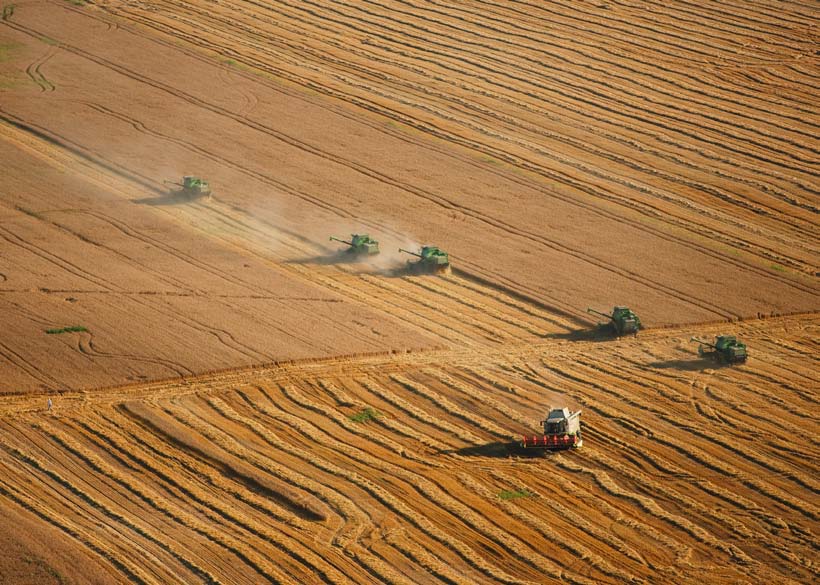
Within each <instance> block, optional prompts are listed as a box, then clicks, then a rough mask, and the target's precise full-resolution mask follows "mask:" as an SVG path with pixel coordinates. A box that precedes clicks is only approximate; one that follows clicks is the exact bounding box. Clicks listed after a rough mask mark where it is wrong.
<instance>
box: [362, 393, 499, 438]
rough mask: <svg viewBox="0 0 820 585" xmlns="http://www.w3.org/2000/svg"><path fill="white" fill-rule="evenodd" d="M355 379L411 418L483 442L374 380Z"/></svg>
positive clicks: (459, 436)
mask: <svg viewBox="0 0 820 585" xmlns="http://www.w3.org/2000/svg"><path fill="white" fill-rule="evenodd" d="M357 381H358V383H359V384H361V385H362V386H363V387H365V388H366V389H367V390H369V391H370V392H372V393H373V394H375V395H376V396H379V397H381V398H383V399H384V400H386V401H387V402H389V403H390V404H392V405H394V406H396V407H398V408H400V409H401V410H403V411H404V412H406V413H408V414H409V415H410V416H412V417H413V418H415V419H417V420H419V421H421V422H423V423H426V424H428V425H430V426H432V427H435V428H437V429H439V430H442V431H444V432H445V433H447V434H448V435H454V436H456V437H458V438H459V439H461V440H462V441H465V442H467V443H471V444H474V445H475V444H479V443H482V442H483V441H482V440H481V439H480V438H478V437H477V436H475V435H474V434H473V433H471V432H469V431H467V430H464V429H462V428H461V427H457V426H455V425H452V424H450V423H448V422H447V421H444V420H439V419H436V418H435V417H432V416H430V415H429V414H427V412H425V411H424V410H422V409H420V408H417V407H415V406H413V405H412V404H410V403H409V402H407V401H406V400H404V399H403V398H400V397H399V396H397V395H396V394H394V393H393V392H391V391H390V390H387V389H386V388H384V387H383V386H381V385H380V384H377V383H375V382H373V381H371V380H369V379H366V378H365V379H360V380H357Z"/></svg>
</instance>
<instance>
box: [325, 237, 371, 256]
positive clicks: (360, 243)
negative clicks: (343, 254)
mask: <svg viewBox="0 0 820 585" xmlns="http://www.w3.org/2000/svg"><path fill="white" fill-rule="evenodd" d="M330 241H331V242H341V243H342V244H347V245H348V246H350V247H349V248H348V249H347V253H348V254H353V255H354V256H372V255H374V254H378V253H379V243H378V242H377V241H376V240H374V239H373V238H371V237H370V236H368V235H367V234H351V235H350V241H349V242H348V241H347V240H342V239H340V238H336V237H334V236H330Z"/></svg>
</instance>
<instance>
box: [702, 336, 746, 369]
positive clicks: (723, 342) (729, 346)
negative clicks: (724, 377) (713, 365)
mask: <svg viewBox="0 0 820 585" xmlns="http://www.w3.org/2000/svg"><path fill="white" fill-rule="evenodd" d="M692 341H696V342H698V343H699V344H700V345H699V346H698V355H699V356H701V357H706V358H711V359H713V360H715V361H716V362H718V363H723V364H742V363H744V362H745V361H746V359H747V358H748V357H749V354H748V352H747V351H746V344H745V343H741V342H740V341H738V340H737V337H735V336H734V335H718V336H717V337H716V338H715V342H714V343H710V342H708V341H706V340H703V339H698V338H697V337H693V338H692Z"/></svg>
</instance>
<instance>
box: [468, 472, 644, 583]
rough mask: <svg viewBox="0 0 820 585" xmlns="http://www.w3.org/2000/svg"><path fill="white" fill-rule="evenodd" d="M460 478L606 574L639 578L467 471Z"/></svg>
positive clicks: (630, 578)
mask: <svg viewBox="0 0 820 585" xmlns="http://www.w3.org/2000/svg"><path fill="white" fill-rule="evenodd" d="M458 480H459V482H461V484H462V485H464V487H466V488H467V489H470V490H472V491H473V492H475V493H476V494H478V495H479V496H481V497H482V498H484V499H485V500H487V501H488V502H491V503H492V504H494V505H497V506H501V507H502V508H504V510H506V512H507V513H508V514H510V515H511V516H513V517H515V518H517V519H518V520H520V521H521V522H523V523H524V524H526V525H528V526H530V527H532V528H534V529H535V530H537V531H538V532H539V533H540V534H541V535H542V536H543V537H544V538H546V539H547V540H549V541H551V542H552V543H554V544H556V545H558V546H559V547H561V548H565V549H567V550H568V551H570V552H571V553H572V554H573V555H574V556H575V557H576V558H579V559H581V560H583V561H584V562H585V563H588V564H589V565H590V566H592V567H594V568H596V569H597V570H599V571H600V572H601V573H603V574H604V575H608V576H610V577H615V578H617V579H620V580H621V581H624V582H627V583H630V582H634V581H636V580H637V577H635V576H634V575H630V574H629V573H626V572H624V571H621V570H619V569H616V568H615V567H613V566H612V565H610V564H609V562H607V561H606V560H605V559H604V558H603V557H601V556H599V555H597V554H595V553H593V552H592V551H591V550H589V549H588V548H587V547H585V546H584V545H582V544H581V543H579V542H575V541H574V540H573V539H572V537H571V536H570V535H568V534H566V533H563V534H558V533H557V532H556V531H555V530H554V529H553V528H551V527H550V526H549V525H548V524H547V523H546V522H544V521H543V520H541V519H540V518H538V517H537V516H535V515H533V514H530V513H529V512H526V511H525V510H523V509H522V508H521V507H520V506H519V505H517V504H516V503H514V502H512V501H509V500H501V499H499V498H498V497H497V496H496V494H494V493H493V492H491V491H490V490H489V489H487V487H485V486H484V485H482V484H481V483H480V482H478V481H477V480H476V479H475V478H473V477H472V476H470V475H467V474H465V473H459V474H458ZM532 495H533V496H535V497H540V496H539V494H538V493H537V492H532Z"/></svg>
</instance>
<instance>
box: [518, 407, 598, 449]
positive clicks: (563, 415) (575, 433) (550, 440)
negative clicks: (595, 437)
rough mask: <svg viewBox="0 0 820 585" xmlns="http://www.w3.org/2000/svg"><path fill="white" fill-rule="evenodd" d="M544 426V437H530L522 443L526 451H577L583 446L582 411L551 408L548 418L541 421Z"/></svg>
mask: <svg viewBox="0 0 820 585" xmlns="http://www.w3.org/2000/svg"><path fill="white" fill-rule="evenodd" d="M541 424H542V425H544V434H543V435H528V436H525V437H524V438H523V440H522V441H521V447H523V448H524V449H546V450H547V451H558V450H561V449H577V448H579V447H580V446H581V445H583V441H582V440H581V411H580V410H576V411H575V412H572V411H571V410H570V409H569V408H567V407H563V408H552V407H550V411H549V414H548V415H547V418H546V419H545V420H543V421H541Z"/></svg>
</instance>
